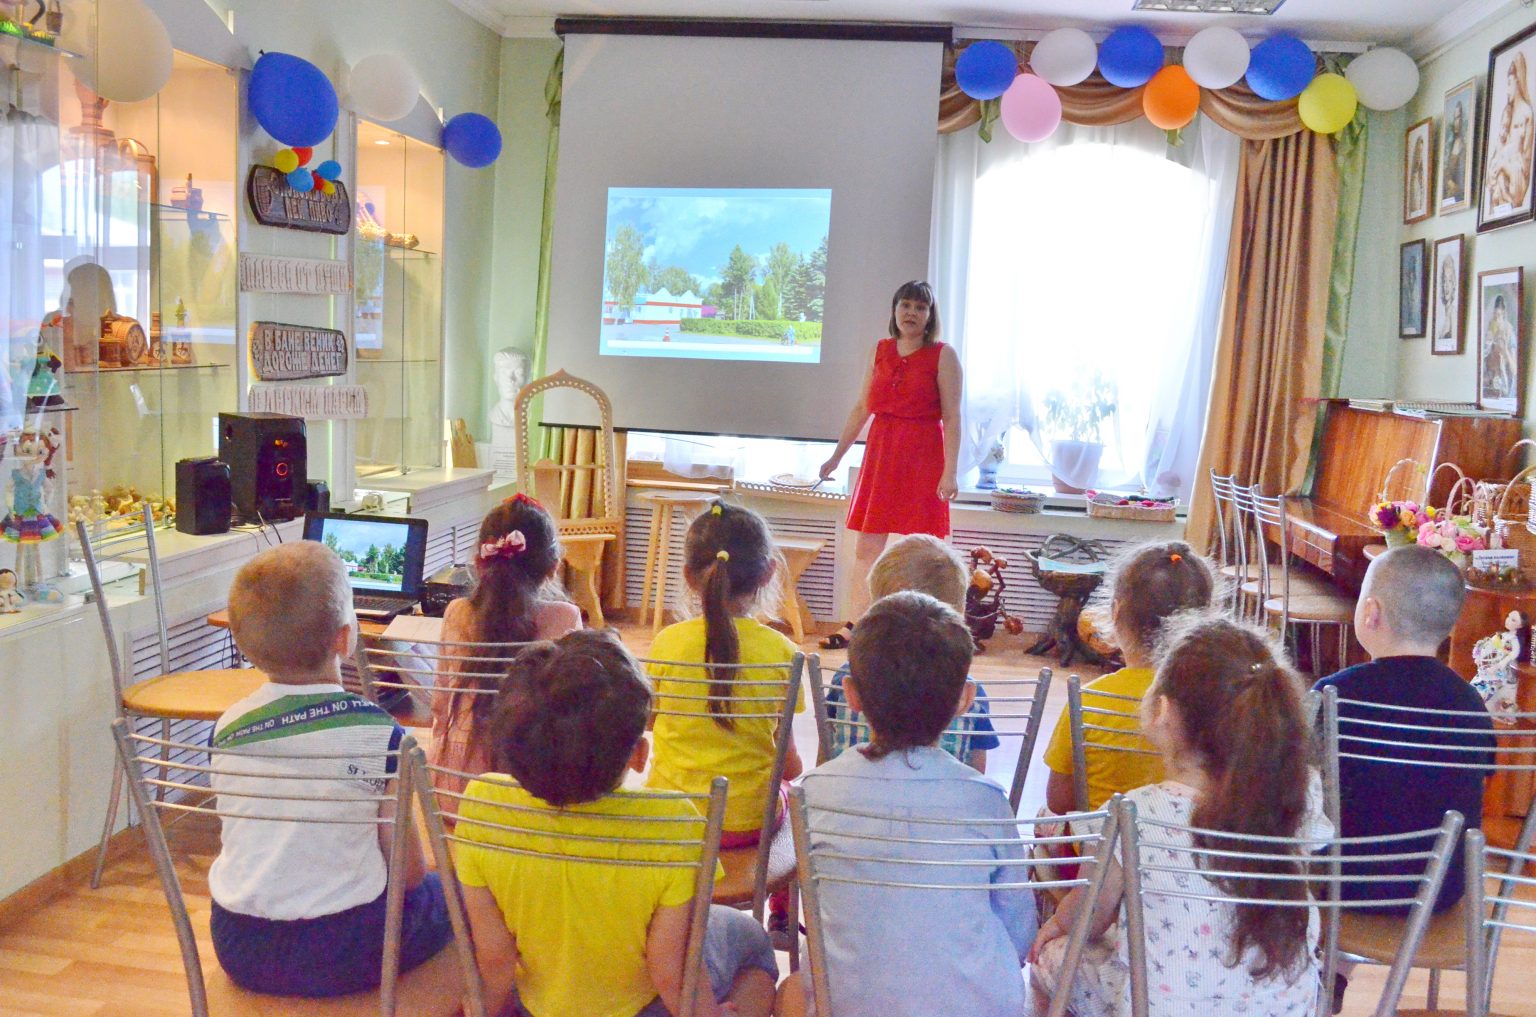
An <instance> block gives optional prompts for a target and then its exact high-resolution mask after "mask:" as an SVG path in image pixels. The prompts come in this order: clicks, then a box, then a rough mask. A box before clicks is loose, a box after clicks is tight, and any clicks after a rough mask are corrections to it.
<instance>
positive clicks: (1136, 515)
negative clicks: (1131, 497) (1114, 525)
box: [1088, 498, 1178, 523]
mask: <svg viewBox="0 0 1536 1017" xmlns="http://www.w3.org/2000/svg"><path fill="white" fill-rule="evenodd" d="M1177 511H1178V504H1177V503H1169V504H1167V505H1151V506H1148V505H1142V504H1140V503H1139V502H1132V503H1131V504H1129V505H1105V504H1102V503H1100V502H1096V501H1094V500H1093V499H1092V498H1089V499H1088V515H1089V516H1091V517H1093V518H1095V519H1135V520H1137V521H1138V522H1143V523H1171V522H1173V518H1174V514H1175V513H1176V512H1177Z"/></svg>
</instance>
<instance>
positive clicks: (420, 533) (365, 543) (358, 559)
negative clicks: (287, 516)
mask: <svg viewBox="0 0 1536 1017" xmlns="http://www.w3.org/2000/svg"><path fill="white" fill-rule="evenodd" d="M304 539H305V540H318V541H319V542H320V543H322V544H324V545H326V546H327V547H329V548H330V549H331V550H332V551H335V552H336V553H337V554H338V555H339V556H340V557H341V560H342V561H343V562H344V563H345V564H346V566H347V578H348V581H349V582H350V583H351V584H352V589H353V590H354V591H356V592H358V593H374V594H384V595H390V594H399V595H401V596H406V597H419V596H421V573H422V569H423V566H424V565H425V562H426V557H427V521H426V520H425V519H405V518H399V517H395V516H357V515H348V514H346V513H344V512H331V513H325V514H320V513H315V512H311V513H309V514H308V515H306V516H305V517H304Z"/></svg>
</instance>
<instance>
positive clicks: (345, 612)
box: [208, 541, 452, 997]
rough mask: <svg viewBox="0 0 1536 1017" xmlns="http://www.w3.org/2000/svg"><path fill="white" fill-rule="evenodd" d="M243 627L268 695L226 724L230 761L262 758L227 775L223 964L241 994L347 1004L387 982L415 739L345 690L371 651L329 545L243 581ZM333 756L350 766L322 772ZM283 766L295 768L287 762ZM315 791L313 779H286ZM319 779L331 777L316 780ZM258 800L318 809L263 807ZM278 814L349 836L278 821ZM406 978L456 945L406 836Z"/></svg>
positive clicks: (279, 554)
mask: <svg viewBox="0 0 1536 1017" xmlns="http://www.w3.org/2000/svg"><path fill="white" fill-rule="evenodd" d="M229 624H230V630H231V631H232V632H233V634H234V637H235V643H236V645H237V646H239V648H240V651H241V652H242V653H243V654H245V656H246V657H247V658H249V659H250V661H251V663H253V664H255V665H256V666H257V667H258V668H260V669H261V670H262V671H263V672H264V673H265V674H266V676H267V682H266V684H265V685H262V686H261V687H260V688H258V689H257V690H256V691H255V692H253V693H251V694H250V695H249V696H247V697H246V698H244V699H242V700H241V701H240V702H238V703H236V704H235V705H234V706H232V707H230V708H229V709H228V710H226V711H225V712H224V715H223V716H221V717H220V718H219V719H218V721H217V723H215V725H214V733H213V745H214V747H215V748H219V749H241V748H249V749H250V750H251V751H252V752H254V753H261V754H262V757H260V758H258V757H252V758H251V759H249V760H248V761H241V762H240V765H239V766H238V767H237V768H236V769H238V770H239V771H241V773H240V775H229V774H216V775H214V777H213V780H212V783H213V790H214V791H216V792H229V794H222V795H221V796H220V799H219V807H220V810H221V811H223V812H224V813H226V815H225V817H224V820H223V836H222V847H221V850H220V852H219V856H218V858H216V859H215V860H214V862H213V866H212V868H210V869H209V872H208V888H209V891H210V894H211V896H212V897H213V914H212V918H211V920H210V925H211V931H212V935H213V946H214V952H215V953H216V954H217V955H218V958H219V964H220V965H222V966H223V968H224V970H225V971H226V972H227V973H228V974H229V977H230V979H231V980H232V981H234V982H235V983H236V984H237V985H241V986H243V987H245V988H247V989H250V990H252V991H255V992H267V993H273V994H277V995H285V996H317V997H318V996H336V995H343V994H346V993H351V992H359V991H363V990H366V989H371V988H374V987H376V986H377V985H378V984H379V972H380V961H381V958H382V956H383V940H384V896H385V887H386V884H387V882H388V878H389V873H388V867H387V862H386V859H387V858H388V847H389V843H390V839H391V837H392V836H393V824H389V823H372V822H369V820H372V819H373V818H374V817H376V816H377V817H384V818H388V817H390V816H392V815H393V802H392V801H390V800H388V798H387V797H386V800H385V801H383V802H380V803H375V802H374V801H371V800H362V801H351V802H347V801H321V800H318V799H320V798H322V797H333V798H352V799H362V798H366V796H372V795H379V794H381V793H385V794H387V793H388V792H390V791H391V790H392V788H393V784H394V778H395V775H396V761H397V759H398V757H396V756H391V755H389V753H390V752H391V751H393V750H396V749H398V748H399V746H400V739H401V738H402V737H403V735H404V732H403V731H402V730H401V729H400V727H399V725H397V724H396V723H395V722H394V720H393V719H392V718H391V717H390V716H389V714H387V713H385V712H384V711H383V710H381V709H379V708H378V707H377V706H375V705H373V704H372V703H370V702H368V701H367V700H365V699H361V698H359V697H357V696H354V695H352V694H351V693H349V692H347V691H346V690H344V689H343V688H342V687H341V658H342V657H343V656H350V655H351V653H352V650H353V647H354V645H355V641H356V637H357V618H356V615H355V614H354V613H353V610H352V591H351V588H350V587H349V586H348V584H347V571H346V566H345V565H343V564H342V561H341V559H340V558H338V557H337V556H336V554H335V552H333V551H332V550H331V549H330V548H328V547H326V546H324V545H323V544H319V543H315V542H313V541H299V542H296V543H292V544H284V545H281V546H279V547H275V548H272V549H270V550H267V551H263V552H262V553H261V554H258V555H257V556H256V557H255V558H252V559H251V560H250V561H249V562H247V563H246V565H245V566H244V567H243V568H241V569H240V571H239V572H238V573H237V574H236V575H235V581H234V585H233V586H231V588H230V591H229ZM317 755H332V756H337V757H339V758H334V759H316V758H306V757H314V756H317ZM273 756H278V757H291V758H288V759H282V758H279V759H274V758H271V757H273ZM284 777H288V778H293V777H300V778H304V779H302V780H283V779H282V778H284ZM312 778H319V779H312ZM236 793H238V794H240V795H249V794H261V793H266V794H269V795H270V794H280V795H294V796H303V797H304V798H306V799H316V800H312V801H282V802H277V803H271V802H268V803H265V804H264V803H263V802H262V800H261V799H259V798H248V797H235V796H234V795H235V794H236ZM262 815H281V816H284V817H289V816H294V817H297V816H300V815H302V816H306V817H311V818H314V819H320V820H324V819H334V820H336V822H330V823H327V822H274V821H272V820H264V819H260V818H256V817H259V816H262ZM406 831H407V835H408V838H409V840H408V843H407V845H406V851H405V871H404V872H402V873H398V874H397V875H398V876H399V878H401V879H403V880H404V881H405V885H406V893H405V921H404V926H403V930H402V933H401V943H400V970H401V971H408V970H410V969H411V968H413V967H415V966H416V965H418V964H420V963H422V962H423V961H425V960H427V959H428V958H430V957H431V956H432V955H433V954H435V953H437V951H438V950H440V949H442V947H443V946H444V945H445V944H446V943H447V942H448V940H449V939H450V938H451V936H452V930H451V928H450V926H449V922H448V915H447V908H446V906H445V904H444V901H443V890H442V884H441V882H440V881H439V879H438V876H437V875H436V874H435V873H431V874H429V873H427V872H426V869H425V866H424V864H423V861H422V854H421V847H420V845H419V844H418V843H417V842H416V839H415V831H414V829H413V828H412V827H411V826H410V824H409V823H407V824H406Z"/></svg>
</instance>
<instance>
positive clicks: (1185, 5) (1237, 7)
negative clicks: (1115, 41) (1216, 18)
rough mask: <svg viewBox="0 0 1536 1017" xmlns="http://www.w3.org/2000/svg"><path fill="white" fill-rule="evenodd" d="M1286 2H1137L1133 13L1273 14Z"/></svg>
mask: <svg viewBox="0 0 1536 1017" xmlns="http://www.w3.org/2000/svg"><path fill="white" fill-rule="evenodd" d="M1283 3H1285V0H1136V2H1135V3H1134V4H1132V5H1131V10H1133V11H1172V12H1174V13H1176V14H1273V13H1275V11H1277V10H1279V9H1280V5H1281V4H1283Z"/></svg>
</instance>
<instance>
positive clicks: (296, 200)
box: [245, 166, 352, 234]
mask: <svg viewBox="0 0 1536 1017" xmlns="http://www.w3.org/2000/svg"><path fill="white" fill-rule="evenodd" d="M245 193H246V197H247V198H249V199H250V202H251V214H252V215H254V216H255V217H256V221H257V222H259V223H261V224H262V225H263V226H281V227H283V228H285V229H291V230H308V231H309V232H311V233H337V234H345V233H346V232H347V231H348V230H350V229H351V228H352V199H351V197H350V196H348V194H347V186H346V184H343V183H342V182H341V181H339V180H338V181H336V193H335V194H326V193H324V192H323V191H321V190H320V189H319V188H316V189H315V190H313V191H296V190H294V189H293V188H292V187H289V186H288V179H287V178H286V177H285V176H283V174H281V173H279V172H278V171H277V170H276V169H274V168H273V167H271V166H252V167H251V175H250V176H249V177H247V178H246V182H245Z"/></svg>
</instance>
